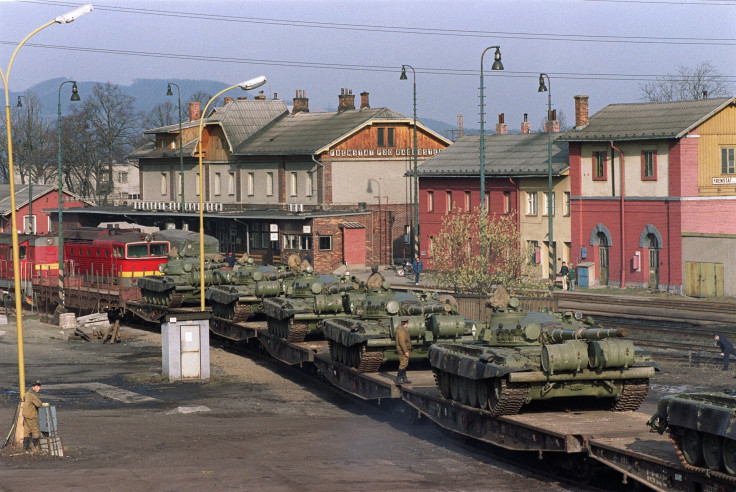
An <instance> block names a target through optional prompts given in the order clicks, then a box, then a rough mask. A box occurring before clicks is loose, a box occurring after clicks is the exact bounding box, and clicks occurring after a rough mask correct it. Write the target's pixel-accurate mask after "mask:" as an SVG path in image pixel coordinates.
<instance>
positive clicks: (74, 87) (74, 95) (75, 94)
mask: <svg viewBox="0 0 736 492" xmlns="http://www.w3.org/2000/svg"><path fill="white" fill-rule="evenodd" d="M71 100H72V101H79V100H80V97H79V90H78V89H77V83H76V82H74V83H73V84H72V98H71Z"/></svg>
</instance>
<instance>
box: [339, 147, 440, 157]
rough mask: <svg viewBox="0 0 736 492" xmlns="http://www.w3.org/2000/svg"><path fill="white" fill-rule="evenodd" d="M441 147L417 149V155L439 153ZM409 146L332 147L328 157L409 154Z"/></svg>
mask: <svg viewBox="0 0 736 492" xmlns="http://www.w3.org/2000/svg"><path fill="white" fill-rule="evenodd" d="M440 150H442V149H417V155H418V156H432V155H435V154H439V153H440ZM411 155H412V153H411V148H407V149H332V150H330V157H385V156H399V157H400V156H411Z"/></svg>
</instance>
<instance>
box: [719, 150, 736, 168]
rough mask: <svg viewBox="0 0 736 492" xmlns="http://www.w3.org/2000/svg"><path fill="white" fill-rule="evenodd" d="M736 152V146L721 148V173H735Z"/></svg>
mask: <svg viewBox="0 0 736 492" xmlns="http://www.w3.org/2000/svg"><path fill="white" fill-rule="evenodd" d="M734 153H736V148H734V147H729V148H724V149H721V174H735V173H736V164H735V163H734Z"/></svg>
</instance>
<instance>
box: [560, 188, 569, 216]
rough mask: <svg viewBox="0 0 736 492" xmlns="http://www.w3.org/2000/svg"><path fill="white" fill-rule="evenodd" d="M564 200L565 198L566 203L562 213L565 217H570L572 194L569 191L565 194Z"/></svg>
mask: <svg viewBox="0 0 736 492" xmlns="http://www.w3.org/2000/svg"><path fill="white" fill-rule="evenodd" d="M564 198H565V203H564V204H563V210H562V212H563V214H564V215H565V217H569V216H570V192H569V191H566V192H565V196H564Z"/></svg>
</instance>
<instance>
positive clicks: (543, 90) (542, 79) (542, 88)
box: [537, 73, 547, 92]
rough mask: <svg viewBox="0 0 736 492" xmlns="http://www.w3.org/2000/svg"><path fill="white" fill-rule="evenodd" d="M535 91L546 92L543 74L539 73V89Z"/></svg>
mask: <svg viewBox="0 0 736 492" xmlns="http://www.w3.org/2000/svg"><path fill="white" fill-rule="evenodd" d="M537 92H547V86H546V85H544V75H543V74H541V73H540V74H539V90H538V91H537Z"/></svg>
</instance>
